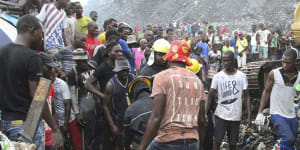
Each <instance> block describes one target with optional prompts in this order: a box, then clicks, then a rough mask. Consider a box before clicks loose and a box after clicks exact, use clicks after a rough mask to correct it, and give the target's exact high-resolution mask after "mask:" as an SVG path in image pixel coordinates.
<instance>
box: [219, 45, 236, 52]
mask: <svg viewBox="0 0 300 150" xmlns="http://www.w3.org/2000/svg"><path fill="white" fill-rule="evenodd" d="M226 51H232V52H233V53H234V48H233V47H231V46H229V47H227V46H223V48H222V52H223V53H225V52H226Z"/></svg>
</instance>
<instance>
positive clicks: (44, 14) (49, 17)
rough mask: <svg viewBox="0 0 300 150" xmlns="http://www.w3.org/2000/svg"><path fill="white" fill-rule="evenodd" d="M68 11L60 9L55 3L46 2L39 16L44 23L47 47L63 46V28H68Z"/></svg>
mask: <svg viewBox="0 0 300 150" xmlns="http://www.w3.org/2000/svg"><path fill="white" fill-rule="evenodd" d="M66 17H67V16H66V13H65V12H64V11H63V10H58V9H57V8H56V7H55V5H54V4H52V3H49V4H45V5H44V6H43V7H42V10H41V12H40V13H39V14H38V15H37V18H39V19H40V21H41V22H42V23H43V27H44V36H45V48H46V49H47V50H48V49H53V48H63V47H64V41H63V37H62V30H63V29H65V28H67V24H66Z"/></svg>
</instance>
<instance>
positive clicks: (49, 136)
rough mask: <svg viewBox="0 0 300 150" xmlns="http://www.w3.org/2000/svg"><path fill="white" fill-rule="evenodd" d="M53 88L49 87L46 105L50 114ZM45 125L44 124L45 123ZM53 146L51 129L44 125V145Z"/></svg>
mask: <svg viewBox="0 0 300 150" xmlns="http://www.w3.org/2000/svg"><path fill="white" fill-rule="evenodd" d="M54 92H55V91H54V86H53V84H52V85H51V88H50V90H49V95H48V99H47V104H48V107H49V110H50V112H51V113H52V111H53V110H52V106H51V103H52V102H53V101H54ZM45 124H46V123H45ZM53 144H54V139H53V137H52V132H51V129H50V128H49V127H48V125H45V145H46V146H51V145H53Z"/></svg>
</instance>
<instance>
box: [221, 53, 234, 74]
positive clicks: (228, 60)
mask: <svg viewBox="0 0 300 150" xmlns="http://www.w3.org/2000/svg"><path fill="white" fill-rule="evenodd" d="M223 65H224V68H225V70H227V71H232V70H233V69H234V54H233V52H231V51H226V52H225V53H224V55H223Z"/></svg>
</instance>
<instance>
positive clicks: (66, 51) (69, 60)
mask: <svg viewBox="0 0 300 150" xmlns="http://www.w3.org/2000/svg"><path fill="white" fill-rule="evenodd" d="M72 52H73V48H72V46H71V45H70V46H67V47H65V48H63V49H61V50H60V51H58V52H57V53H55V54H54V56H53V58H54V59H55V60H57V61H60V62H61V63H62V65H63V71H64V72H65V73H68V72H69V71H70V70H71V69H72V67H73V66H75V65H76V63H75V61H74V60H73V53H72Z"/></svg>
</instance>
